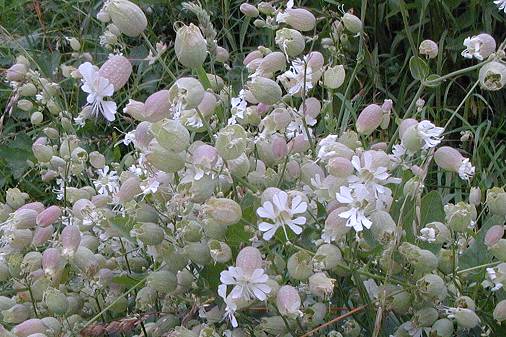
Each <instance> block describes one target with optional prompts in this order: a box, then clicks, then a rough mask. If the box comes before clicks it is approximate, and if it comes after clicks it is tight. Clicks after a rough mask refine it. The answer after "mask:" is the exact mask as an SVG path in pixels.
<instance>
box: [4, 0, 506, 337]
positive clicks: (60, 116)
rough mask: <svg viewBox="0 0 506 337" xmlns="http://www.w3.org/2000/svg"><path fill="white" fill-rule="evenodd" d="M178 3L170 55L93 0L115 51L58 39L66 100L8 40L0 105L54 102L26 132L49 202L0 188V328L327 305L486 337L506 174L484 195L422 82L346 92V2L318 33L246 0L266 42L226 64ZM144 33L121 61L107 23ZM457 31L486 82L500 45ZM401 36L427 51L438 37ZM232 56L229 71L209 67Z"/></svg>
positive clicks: (224, 327) (362, 323)
mask: <svg viewBox="0 0 506 337" xmlns="http://www.w3.org/2000/svg"><path fill="white" fill-rule="evenodd" d="M496 3H497V4H498V5H499V6H501V7H500V8H501V9H503V8H504V2H500V1H496ZM184 8H185V9H186V10H189V11H191V12H192V13H193V14H195V15H196V17H197V20H198V22H195V23H190V24H189V25H186V24H179V25H178V26H177V27H176V35H175V36H176V37H175V41H174V48H173V49H174V50H173V51H172V48H168V47H167V45H165V44H163V43H158V44H156V48H154V47H153V46H152V45H151V43H150V42H149V40H148V38H147V37H146V35H145V34H144V31H145V30H146V27H147V25H148V20H147V17H146V15H145V13H144V11H143V9H141V7H139V6H137V5H135V4H134V3H133V2H131V1H129V0H108V1H106V2H105V3H104V6H103V8H101V9H100V10H99V12H98V13H97V19H98V20H99V21H100V22H101V23H104V24H107V26H106V28H105V31H104V32H103V35H102V36H101V37H100V38H99V43H100V45H102V46H103V47H105V48H106V49H108V50H109V51H110V52H112V54H110V55H109V56H108V57H107V59H106V60H104V61H100V60H98V59H97V60H94V59H93V58H92V57H91V54H88V53H83V52H82V46H81V44H80V43H79V41H77V40H76V39H68V41H69V43H70V44H71V46H72V49H73V50H74V52H73V53H72V55H71V56H70V57H71V59H69V62H68V63H67V64H66V65H62V66H61V73H62V75H63V76H64V77H65V81H72V83H73V84H72V86H73V89H72V90H73V92H76V93H77V92H79V93H80V97H81V100H80V101H79V103H78V104H79V106H78V108H79V109H77V108H76V107H75V106H74V108H76V109H68V110H69V111H66V110H63V107H64V106H67V105H66V104H63V103H64V102H66V101H65V99H66V95H65V90H64V89H62V86H63V84H59V83H54V82H52V81H50V80H48V79H45V78H43V77H42V76H41V75H40V74H39V73H38V72H37V71H35V70H33V69H31V62H29V61H28V60H27V59H26V58H24V57H22V56H20V57H18V59H17V60H16V63H15V64H14V65H13V66H12V67H11V68H10V69H8V70H7V72H6V78H7V80H8V81H9V83H10V85H11V87H12V89H13V101H12V107H11V108H12V109H14V105H15V104H16V105H17V107H19V109H21V110H23V111H32V110H37V111H36V112H33V113H32V115H31V123H32V124H33V125H40V124H41V123H42V121H43V120H44V118H46V117H45V116H44V115H43V113H42V111H44V112H45V111H46V110H47V111H48V112H49V113H50V114H51V116H52V117H51V119H50V122H49V121H48V123H47V125H46V124H44V127H43V128H42V129H41V130H40V132H39V133H37V134H36V136H35V137H34V140H33V145H32V151H33V154H34V157H35V162H34V163H32V164H33V165H32V167H33V169H34V170H37V171H38V172H39V173H40V177H41V183H42V184H44V186H45V188H46V189H45V191H44V193H47V198H44V200H43V201H37V200H34V199H33V198H34V195H35V194H34V195H29V194H28V193H25V192H23V191H21V190H19V189H18V188H10V189H8V190H7V191H6V193H5V203H2V204H1V205H0V233H1V239H0V285H1V286H2V288H1V290H2V291H1V292H0V293H1V294H2V296H0V321H1V323H2V325H1V326H0V331H1V335H2V336H3V335H5V336H18V337H44V336H45V337H57V336H75V335H78V334H79V333H81V335H83V336H84V335H86V336H101V335H105V334H109V333H110V334H114V333H116V334H120V333H121V334H125V335H137V336H140V335H144V336H154V337H161V336H174V337H176V336H192V337H193V336H194V337H200V336H202V337H204V336H236V337H237V336H259V337H260V336H262V337H263V336H267V335H272V336H296V335H304V336H309V334H315V333H317V334H324V332H323V331H324V330H323V328H325V327H327V326H328V325H329V324H325V322H328V321H330V320H331V319H332V318H334V317H335V316H339V315H340V314H343V315H344V316H345V317H348V318H347V319H346V320H341V319H339V320H335V321H333V322H335V323H336V324H335V325H331V326H330V329H333V330H332V331H331V332H329V333H328V335H329V336H350V337H358V336H377V335H378V333H379V330H378V329H380V330H381V331H382V332H381V334H383V335H387V334H391V335H393V336H396V337H404V336H424V335H425V336H441V337H451V336H457V334H459V335H460V334H461V333H462V334H466V333H468V332H469V333H471V331H472V332H473V333H476V334H479V333H480V332H479V331H480V329H481V331H482V332H483V335H487V334H488V335H491V336H492V335H493V333H492V334H489V333H490V331H489V330H490V329H492V330H493V331H496V330H495V329H498V328H497V325H494V321H498V322H502V321H505V320H506V300H502V301H501V299H503V298H504V288H503V285H504V282H506V263H505V262H506V239H503V236H504V223H505V218H506V192H505V191H504V188H501V187H490V186H489V187H490V188H488V189H487V191H486V199H484V200H482V192H481V190H480V188H479V187H477V186H478V183H475V181H476V180H477V179H475V178H474V176H475V175H480V174H481V173H480V171H479V170H477V169H476V168H475V167H474V166H473V164H472V159H473V158H474V157H473V153H472V152H471V151H469V147H464V146H460V144H459V143H458V141H456V140H455V139H453V136H454V133H455V132H452V130H451V124H450V123H447V124H446V125H444V126H439V125H440V124H439V122H434V121H433V119H432V118H431V114H430V113H426V111H425V109H426V108H427V107H426V106H425V101H424V100H423V99H422V98H421V97H420V95H421V94H420V95H419V94H417V96H416V97H414V99H413V101H412V103H411V104H410V105H409V107H408V110H407V111H403V112H401V111H400V109H403V108H402V107H401V106H398V105H397V104H399V103H398V100H396V99H395V98H392V97H390V98H386V97H381V96H380V95H378V96H379V97H378V96H375V97H374V99H372V98H371V100H370V104H363V102H362V103H361V101H359V102H358V103H356V102H352V101H351V100H350V98H349V97H348V96H346V95H348V92H349V91H350V90H351V89H350V88H352V84H353V81H355V80H356V79H355V78H351V77H352V76H350V75H349V71H348V70H349V69H350V65H349V64H347V62H348V61H347V60H349V57H345V56H344V55H343V53H351V52H352V50H353V49H346V48H344V47H343V45H344V41H346V43H347V44H353V43H360V44H361V43H364V37H365V36H364V35H365V33H364V29H365V27H364V25H363V22H362V21H361V19H360V18H358V17H357V16H355V15H354V14H353V12H351V11H350V12H346V13H344V12H342V13H341V12H340V14H339V15H338V16H337V17H336V18H335V22H333V23H332V25H331V27H332V28H331V32H330V33H329V34H328V36H323V34H322V36H317V35H316V36H315V34H314V32H315V31H316V30H317V27H318V25H320V22H319V20H318V18H316V17H315V15H314V14H313V11H311V10H309V9H306V8H298V7H297V6H296V5H295V4H294V2H293V1H288V3H286V4H284V3H280V4H279V5H278V3H277V2H261V3H259V4H258V5H256V6H255V5H252V4H248V3H243V4H242V5H241V6H240V11H241V13H242V14H243V15H245V16H246V17H248V18H252V19H254V20H253V25H254V26H255V27H257V28H259V29H265V30H270V32H269V34H271V33H272V34H271V35H270V36H272V45H269V46H257V48H255V49H253V50H251V51H250V52H249V53H247V54H245V55H242V56H243V57H242V56H241V57H242V58H241V59H238V60H232V59H231V56H230V55H229V52H228V51H227V50H226V49H225V48H224V47H222V46H219V45H218V43H219V40H218V38H217V35H216V31H215V30H214V27H213V25H212V23H211V18H210V16H209V14H208V13H207V12H206V11H205V10H204V9H203V8H202V7H201V6H200V5H197V4H185V5H184ZM247 22H249V19H248V21H247ZM140 36H142V37H143V38H144V40H140V39H139V40H140V41H142V42H143V43H147V44H148V47H149V54H148V55H147V56H146V58H144V59H141V60H140V61H139V59H136V60H135V62H134V58H133V57H131V56H129V55H130V54H129V50H128V44H127V43H126V42H125V41H130V39H136V38H139V37H140ZM126 39H129V40H126ZM315 41H318V43H321V45H322V46H325V48H322V49H321V50H320V51H319V50H317V49H315V48H313V43H315ZM463 43H464V46H465V47H466V49H465V50H464V51H463V52H462V56H463V57H464V58H469V59H477V60H479V61H483V65H482V66H481V68H480V70H479V83H480V84H481V87H482V88H483V89H484V90H490V91H495V90H499V89H501V88H502V87H503V86H504V85H505V84H506V66H505V65H504V61H503V60H502V59H501V57H503V56H504V50H497V46H496V43H495V40H494V38H493V37H492V36H490V35H488V34H484V33H483V34H479V35H477V36H473V37H469V38H466V39H465V40H464V42H463ZM172 52H174V54H175V58H174V61H175V62H176V61H177V62H178V63H179V66H180V67H181V68H182V71H181V74H182V75H181V76H179V74H177V75H178V76H175V78H174V80H173V81H172V82H171V83H170V85H167V86H165V82H163V81H160V83H159V86H160V87H159V88H157V89H155V90H152V92H145V91H144V89H142V88H141V87H142V86H141V85H140V84H139V81H140V80H142V76H141V75H140V74H141V73H142V71H143V69H142V67H144V66H146V67H154V66H158V65H160V66H161V68H163V69H166V68H167V64H166V60H165V59H164V57H163V56H164V55H165V53H172ZM419 52H420V55H425V56H427V61H428V62H432V61H430V60H432V59H434V58H436V57H437V55H438V53H439V50H438V44H436V43H435V42H433V41H431V40H425V41H423V42H422V43H421V45H420V48H419ZM501 55H502V56H501ZM414 57H416V59H412V61H410V67H414V66H413V64H415V65H416V63H417V62H418V64H421V65H420V67H422V68H423V67H425V66H426V67H429V66H428V65H427V63H426V62H425V60H424V59H422V58H420V57H418V56H414ZM207 61H209V62H210V63H209V65H211V66H210V67H207V66H208V63H206V62H207ZM139 62H140V63H139ZM434 62H435V61H434ZM139 64H141V65H139ZM241 64H242V65H241ZM98 65H100V66H98ZM236 67H237V68H241V69H242V70H244V73H245V76H244V82H241V83H236V82H234V76H225V75H228V74H232V73H233V71H234V68H236ZM473 69H474V68H473ZM207 71H212V73H211V72H210V73H207ZM412 71H413V70H412ZM227 73H228V74H227ZM413 73H416V74H418V73H419V72H416V71H413ZM353 74H354V75H353V76H356V74H355V71H353ZM171 75H173V74H171ZM434 76H435V75H434ZM434 76H433V77H430V76H426V77H424V78H422V79H418V80H420V92H421V93H423V90H425V89H426V88H429V87H430V85H431V84H434V83H436V84H440V82H442V81H443V79H442V78H443V77H434ZM232 82H234V83H232ZM345 83H346V85H347V86H348V87H347V89H346V90H345V91H343V92H345V93H346V94H345V96H343V95H342V94H340V96H338V95H336V94H335V93H336V91H338V90H339V89H340V88H341V89H343V88H342V86H343V85H344V84H345ZM130 86H137V87H135V88H134V89H133V90H130ZM146 87H148V88H150V87H151V86H150V85H146ZM76 88H77V90H74V89H76ZM79 89H80V90H81V91H82V92H81V91H79ZM141 92H142V94H141ZM360 95H361V94H360ZM360 95H357V97H358V96H360ZM20 97H32V99H31V100H30V99H28V98H26V99H25V98H23V99H20ZM337 97H344V99H342V100H341V102H338V98H337ZM379 98H381V101H379ZM345 101H346V102H345ZM428 102H429V103H427V105H430V104H431V103H430V101H428ZM14 103H15V104H14ZM73 104H75V103H73ZM35 108H36V109H35ZM73 111H80V112H79V113H77V112H75V113H74V112H73ZM455 114H456V113H455ZM336 116H337V117H336ZM453 117H454V115H453V116H452V117H450V121H451V119H453ZM450 121H449V122H450ZM94 123H95V124H96V125H101V124H105V125H106V126H105V129H106V131H105V132H106V138H105V139H106V141H105V143H107V151H105V150H104V147H103V143H102V144H101V143H100V141H96V139H95V136H97V135H92V136H90V135H89V133H87V130H89V128H93V126H92V124H94ZM113 123H114V124H113ZM37 130H38V129H37ZM116 130H121V131H122V133H123V135H122V136H121V137H120V138H118V134H117V131H116ZM459 142H460V141H459ZM449 144H451V146H450V145H449ZM466 150H467V151H466ZM501 174H502V173H501ZM473 178H474V179H473ZM445 183H446V185H448V186H443V187H444V188H447V189H451V191H452V192H451V193H449V194H444V198H443V194H442V193H441V191H442V190H444V188H434V187H433V186H434V185H438V184H442V185H444V184H445ZM454 190H455V192H453V191H454ZM41 192H42V191H41ZM468 192H469V193H468ZM4 294H5V296H4ZM485 297H486V298H487V300H486V301H482V299H483V298H485ZM478 301H479V302H480V306H479V305H477V303H476V302H478ZM336 312H337V313H336ZM346 313H347V314H346ZM130 319H132V321H130ZM98 320H102V321H103V322H102V324H98ZM127 327H128V328H127ZM374 331H375V332H374ZM497 331H499V330H497Z"/></svg>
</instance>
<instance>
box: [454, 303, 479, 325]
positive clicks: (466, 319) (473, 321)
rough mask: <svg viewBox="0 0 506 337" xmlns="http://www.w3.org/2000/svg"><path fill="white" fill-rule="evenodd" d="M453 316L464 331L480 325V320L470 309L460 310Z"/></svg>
mask: <svg viewBox="0 0 506 337" xmlns="http://www.w3.org/2000/svg"><path fill="white" fill-rule="evenodd" d="M453 315H454V317H455V320H456V321H457V324H458V326H459V327H461V328H463V329H472V328H474V327H475V326H477V325H479V324H480V318H479V317H478V315H476V313H475V312H474V311H472V310H470V309H463V308H459V309H457V311H456V312H455V313H454V314H453Z"/></svg>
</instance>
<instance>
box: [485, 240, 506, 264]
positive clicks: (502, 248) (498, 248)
mask: <svg viewBox="0 0 506 337" xmlns="http://www.w3.org/2000/svg"><path fill="white" fill-rule="evenodd" d="M489 251H490V253H492V255H493V256H494V257H495V258H497V259H498V260H500V261H503V262H505V261H506V239H499V240H498V241H497V242H496V243H494V244H493V245H492V246H490V247H489Z"/></svg>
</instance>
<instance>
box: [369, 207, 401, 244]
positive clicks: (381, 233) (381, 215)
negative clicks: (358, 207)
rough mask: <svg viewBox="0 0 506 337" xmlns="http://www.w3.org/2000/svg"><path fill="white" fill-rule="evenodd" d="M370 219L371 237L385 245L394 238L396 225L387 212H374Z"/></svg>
mask: <svg viewBox="0 0 506 337" xmlns="http://www.w3.org/2000/svg"><path fill="white" fill-rule="evenodd" d="M370 219H371V221H372V226H371V232H372V235H373V237H374V238H375V239H376V240H378V242H380V243H382V244H386V243H388V242H391V241H392V240H393V239H394V238H395V236H394V234H395V231H396V228H397V225H396V223H395V221H394V220H393V219H392V216H391V215H390V214H389V213H388V212H385V211H380V210H378V211H374V212H373V213H372V214H371V216H370Z"/></svg>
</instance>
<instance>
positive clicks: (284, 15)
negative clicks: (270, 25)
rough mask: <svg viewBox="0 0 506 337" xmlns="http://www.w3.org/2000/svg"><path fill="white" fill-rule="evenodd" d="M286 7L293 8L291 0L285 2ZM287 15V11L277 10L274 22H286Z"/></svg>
mask: <svg viewBox="0 0 506 337" xmlns="http://www.w3.org/2000/svg"><path fill="white" fill-rule="evenodd" d="M286 8H287V9H291V8H293V0H288V2H287V3H286ZM287 17H288V13H285V12H281V11H279V12H278V14H277V15H276V22H277V23H282V22H286V18H287Z"/></svg>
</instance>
